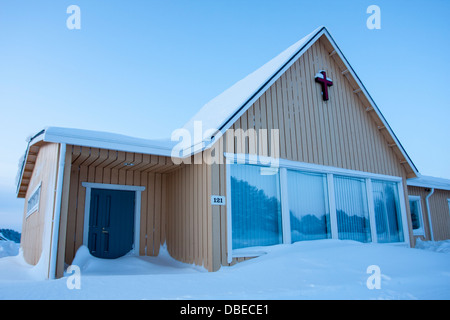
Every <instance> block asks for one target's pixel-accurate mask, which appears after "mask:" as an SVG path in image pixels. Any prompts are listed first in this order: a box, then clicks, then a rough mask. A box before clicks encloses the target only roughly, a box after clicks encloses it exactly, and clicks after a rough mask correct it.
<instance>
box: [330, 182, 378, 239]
mask: <svg viewBox="0 0 450 320" xmlns="http://www.w3.org/2000/svg"><path fill="white" fill-rule="evenodd" d="M334 190H335V197H336V198H335V199H336V217H337V225H338V237H339V239H350V240H356V241H360V242H370V241H371V236H370V224H369V210H368V206H367V192H366V183H365V181H364V179H357V178H349V177H343V176H334Z"/></svg>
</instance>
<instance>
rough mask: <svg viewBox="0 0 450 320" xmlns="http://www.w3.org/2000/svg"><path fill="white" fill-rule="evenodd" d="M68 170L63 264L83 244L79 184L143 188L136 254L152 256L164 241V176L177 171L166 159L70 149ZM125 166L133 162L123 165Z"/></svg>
mask: <svg viewBox="0 0 450 320" xmlns="http://www.w3.org/2000/svg"><path fill="white" fill-rule="evenodd" d="M71 148H72V168H71V172H70V192H69V200H68V214H67V226H66V246H65V262H66V263H69V264H70V263H71V262H72V260H73V258H74V256H75V253H76V251H77V250H78V248H79V247H80V246H81V245H82V244H83V227H84V214H85V212H84V210H85V197H86V188H84V187H83V186H82V183H83V182H94V183H105V184H120V185H131V186H145V190H144V191H143V192H142V193H141V215H140V219H141V220H140V243H139V250H140V251H139V254H140V255H148V256H156V255H158V253H159V250H160V245H161V244H164V242H165V241H166V230H165V225H166V211H167V207H168V203H167V200H168V198H167V194H168V193H170V192H168V184H167V175H168V174H169V173H170V172H171V171H173V170H177V169H179V167H178V166H174V165H173V163H172V161H171V159H170V158H167V157H161V156H154V155H143V154H138V153H128V152H122V151H115V150H104V149H98V148H88V147H80V146H71ZM126 163H133V164H134V165H133V166H127V165H126Z"/></svg>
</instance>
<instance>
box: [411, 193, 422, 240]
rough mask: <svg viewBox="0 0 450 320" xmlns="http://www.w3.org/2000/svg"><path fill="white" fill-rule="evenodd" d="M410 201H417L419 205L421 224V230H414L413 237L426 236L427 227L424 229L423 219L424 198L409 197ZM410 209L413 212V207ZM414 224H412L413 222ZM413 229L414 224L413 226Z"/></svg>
mask: <svg viewBox="0 0 450 320" xmlns="http://www.w3.org/2000/svg"><path fill="white" fill-rule="evenodd" d="M408 201H409V202H411V201H417V202H418V203H419V206H418V208H419V222H420V228H419V229H415V230H414V228H413V229H412V231H413V235H415V236H425V227H424V219H423V208H422V198H421V197H420V196H414V195H412V196H408ZM409 209H410V210H411V205H410V206H409ZM411 223H412V222H411ZM411 228H412V224H411Z"/></svg>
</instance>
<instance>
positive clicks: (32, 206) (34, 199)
mask: <svg viewBox="0 0 450 320" xmlns="http://www.w3.org/2000/svg"><path fill="white" fill-rule="evenodd" d="M40 198H41V184H39V186H38V187H37V188H36V189H35V190H34V191H33V193H32V194H31V196H30V197H29V198H28V201H27V218H28V217H29V216H30V215H31V214H32V213H34V212H36V211H38V210H39V200H40Z"/></svg>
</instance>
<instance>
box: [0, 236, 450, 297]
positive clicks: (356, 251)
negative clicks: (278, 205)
mask: <svg viewBox="0 0 450 320" xmlns="http://www.w3.org/2000/svg"><path fill="white" fill-rule="evenodd" d="M419 246H421V247H422V249H411V248H405V247H399V246H393V245H382V244H362V243H359V242H354V241H342V240H319V241H308V242H298V243H295V244H293V245H280V246H273V247H270V248H264V250H265V251H267V254H265V255H263V256H261V257H259V258H256V259H252V260H248V261H245V262H242V263H238V264H236V265H234V266H232V267H222V268H221V269H220V270H219V271H218V272H214V273H209V272H206V271H205V270H204V269H203V268H201V267H198V266H193V265H189V264H184V263H181V262H178V261H175V260H174V259H172V258H171V257H170V256H169V255H168V253H167V251H166V250H165V249H164V248H163V249H162V250H161V254H160V255H159V256H158V257H136V256H132V255H128V256H124V257H122V258H119V259H116V260H101V259H97V258H94V257H92V256H90V255H89V252H88V250H87V248H85V247H82V248H80V250H79V251H78V253H77V256H76V258H75V260H74V265H75V264H76V265H78V266H79V268H80V277H79V278H76V277H75V274H76V272H72V273H70V274H69V273H68V274H66V276H65V277H64V278H62V279H58V280H39V279H37V278H36V272H35V271H36V270H35V269H36V268H33V267H31V266H29V265H27V264H26V263H25V262H24V261H23V258H22V257H21V255H20V253H19V254H18V255H17V256H9V257H3V258H0V299H196V300H197V299H198V300H202V299H208V300H209V299H214V300H241V299H245V300H254V299H256V300H259V299H265V300H276V299H296V300H297V299H446V300H447V299H450V254H449V253H448V251H447V253H445V252H435V251H439V250H437V249H436V248H437V247H447V248H448V247H450V242H449V241H445V242H439V243H431V242H429V243H421V244H420V245H419ZM370 266H372V267H370ZM373 266H375V267H373ZM377 270H379V271H380V274H378V273H377ZM77 279H78V280H79V282H77V281H75V280H77ZM377 280H379V282H378V284H379V286H378V287H379V289H378V288H377ZM68 283H69V285H68ZM75 284H80V288H79V289H76V288H73V289H69V287H74V285H75ZM368 284H369V287H373V286H374V285H375V288H373V289H369V287H368Z"/></svg>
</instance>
